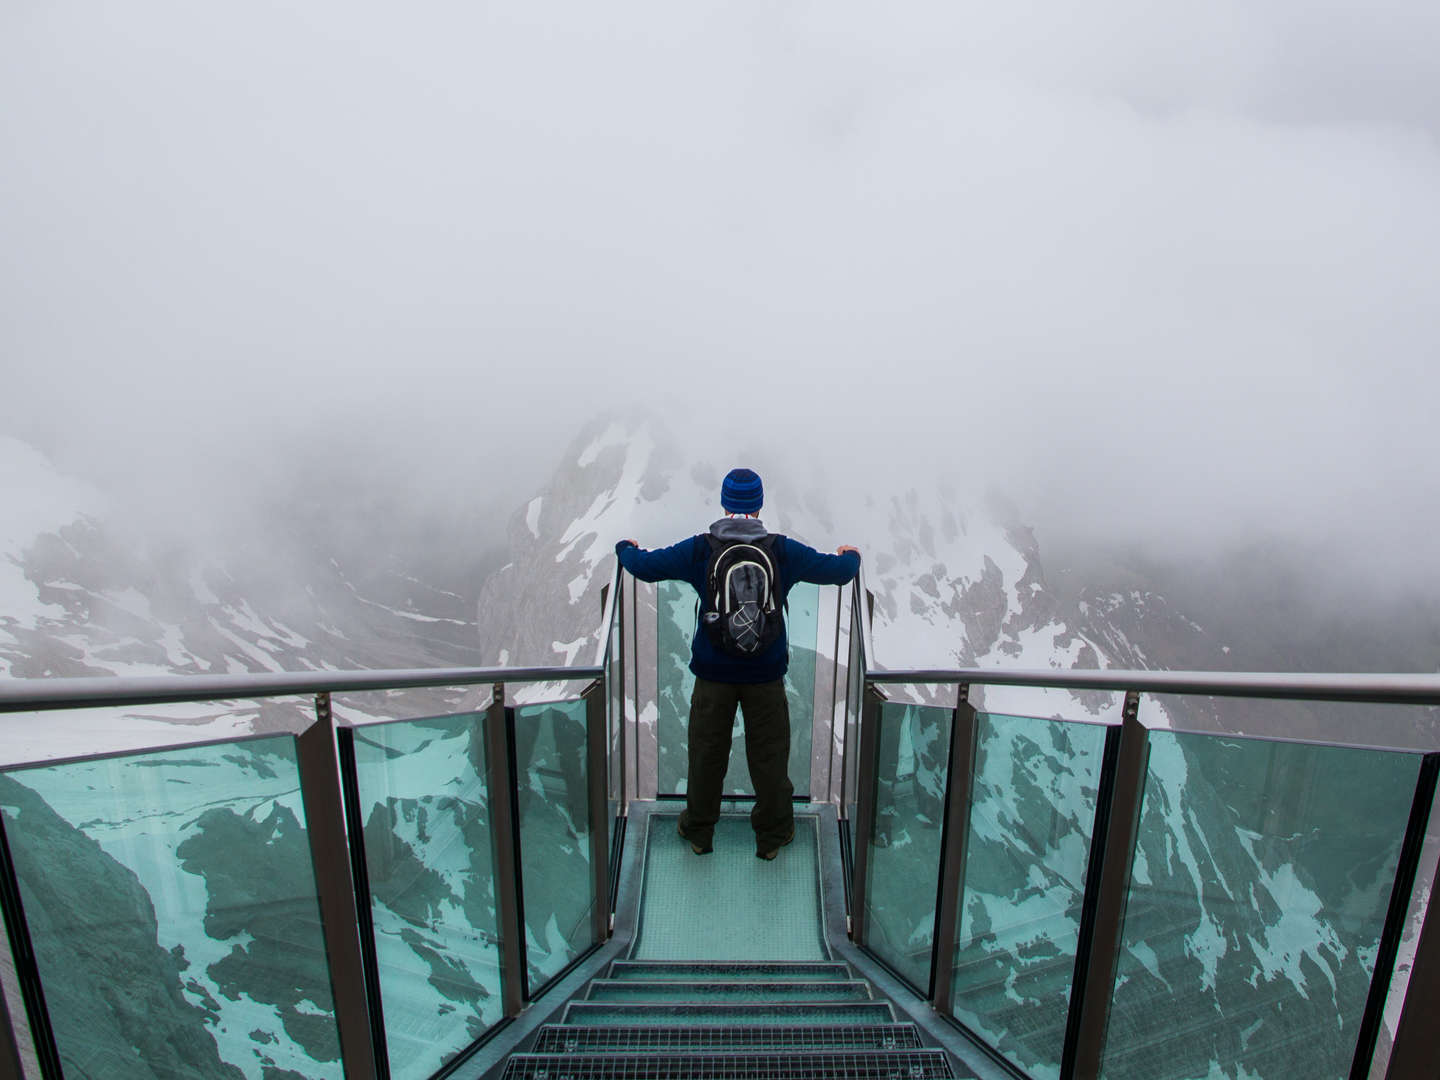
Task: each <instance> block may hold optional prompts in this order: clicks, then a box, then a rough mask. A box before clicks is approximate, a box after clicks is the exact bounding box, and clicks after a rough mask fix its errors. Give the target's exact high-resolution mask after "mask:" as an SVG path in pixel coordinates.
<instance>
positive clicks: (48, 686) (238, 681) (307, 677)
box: [0, 664, 604, 752]
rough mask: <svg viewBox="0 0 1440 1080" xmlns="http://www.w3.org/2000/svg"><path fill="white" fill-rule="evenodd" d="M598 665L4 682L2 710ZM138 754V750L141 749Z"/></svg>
mask: <svg viewBox="0 0 1440 1080" xmlns="http://www.w3.org/2000/svg"><path fill="white" fill-rule="evenodd" d="M603 674H604V671H603V670H602V669H601V668H600V667H598V666H595V665H593V664H592V665H583V666H576V667H529V668H419V669H417V668H400V669H396V670H387V671H278V672H265V673H263V674H250V675H147V676H143V677H136V678H127V679H115V678H84V679H6V680H0V713H7V712H37V711H41V710H46V709H91V708H98V707H102V706H111V705H159V704H162V703H165V702H181V701H228V700H233V699H235V698H246V699H249V698H266V697H308V696H310V695H312V694H323V693H330V694H340V693H352V692H358V691H364V690H411V689H416V688H419V687H424V686H480V685H482V684H485V683H494V682H497V681H502V680H503V681H505V682H510V683H522V682H551V681H555V680H567V681H569V680H588V679H597V678H599V677H600V676H602V675H603ZM136 752H138V751H136Z"/></svg>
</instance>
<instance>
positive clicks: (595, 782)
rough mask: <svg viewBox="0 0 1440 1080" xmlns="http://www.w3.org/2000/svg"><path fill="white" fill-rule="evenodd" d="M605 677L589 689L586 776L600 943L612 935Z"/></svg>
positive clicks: (594, 911) (596, 937)
mask: <svg viewBox="0 0 1440 1080" xmlns="http://www.w3.org/2000/svg"><path fill="white" fill-rule="evenodd" d="M608 738H609V732H608V730H607V729H606V726H605V680H604V679H600V680H598V681H596V682H593V683H591V684H590V685H589V686H588V687H586V689H585V776H586V790H587V793H588V796H589V799H588V801H589V805H590V873H591V885H592V887H593V888H594V890H595V905H594V907H593V908H591V913H592V916H593V918H592V925H591V933H592V937H593V940H594V941H595V943H596V944H597V945H598V944H599V943H600V942H602V941H604V940H605V939H606V938H608V937H609V936H610V803H609V800H608V798H607V792H606V787H607V785H608V781H609V774H608V771H607V770H606V767H605V743H606V741H607V739H608Z"/></svg>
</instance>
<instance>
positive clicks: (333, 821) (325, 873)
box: [295, 693, 389, 1080]
mask: <svg viewBox="0 0 1440 1080" xmlns="http://www.w3.org/2000/svg"><path fill="white" fill-rule="evenodd" d="M295 745H296V756H297V759H298V762H299V768H300V795H301V798H302V800H303V802H304V804H305V832H306V836H307V837H308V838H309V841H310V860H311V862H312V863H313V864H314V868H315V891H316V893H317V894H318V895H319V899H320V922H321V927H322V931H323V933H324V935H325V952H326V954H327V956H328V958H329V961H330V964H329V968H330V993H331V996H332V998H333V999H334V1002H335V1023H336V1025H337V1027H338V1028H339V1035H340V1055H341V1060H342V1061H344V1062H345V1076H346V1080H384V1078H385V1076H388V1074H389V1070H388V1069H386V1070H385V1072H384V1074H383V1075H382V1073H381V1072H380V1069H379V1066H378V1062H379V1060H380V1058H379V1057H377V1049H378V1048H377V1046H376V1044H375V1043H374V1042H373V1041H372V1037H371V1032H372V1029H371V1021H370V1016H369V1001H368V1000H367V988H368V987H369V986H370V985H371V980H370V979H367V977H366V967H367V965H366V962H365V944H364V943H363V942H362V938H361V934H360V925H359V914H358V905H357V898H356V895H355V885H354V879H353V877H352V874H351V870H352V864H351V861H350V857H349V856H350V847H349V845H348V844H347V843H346V839H345V806H344V800H343V797H342V795H341V785H340V768H339V764H338V748H337V746H336V737H335V720H334V716H333V715H332V713H331V711H330V695H329V694H326V693H321V694H317V695H316V696H315V722H314V723H313V724H311V725H310V726H309V727H308V728H307V729H306V730H305V731H303V732H301V733H300V734H299V735H297V736H296V737H295ZM366 899H367V901H368V897H367V898H366ZM366 914H367V915H368V914H369V912H368V910H367V912H366ZM371 941H372V943H373V938H372V939H371ZM376 990H377V994H376V997H377V1000H378V987H376Z"/></svg>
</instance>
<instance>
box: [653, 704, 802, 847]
mask: <svg viewBox="0 0 1440 1080" xmlns="http://www.w3.org/2000/svg"><path fill="white" fill-rule="evenodd" d="M737 705H738V706H739V708H740V712H741V715H742V716H743V717H744V719H745V762H746V764H748V765H749V766H750V782H751V784H752V785H753V786H754V788H755V808H754V809H753V810H751V811H750V825H751V827H752V828H753V829H754V830H755V847H756V850H757V851H773V850H774V849H775V848H777V847H779V846H780V845H781V844H782V843H784V842H785V839H786V838H787V837H788V836H789V835H790V831H791V830H792V829H793V828H794V827H795V807H794V804H793V803H791V801H790V799H791V797H792V796H793V795H794V794H795V787H794V785H793V784H791V783H790V704H789V702H787V701H786V700H785V682H784V680H783V679H776V680H775V681H774V682H767V683H718V682H710V681H709V680H708V679H701V678H697V679H696V680H695V692H694V693H693V694H692V695H691V696H690V777H689V780H688V782H687V784H686V788H685V791H686V796H685V812H684V814H682V815H681V825H682V826H683V827H684V829H685V835H686V836H687V837H688V838H689V839H690V840H693V841H694V842H696V843H698V844H703V845H708V844H709V843H710V840H711V837H712V836H713V835H714V832H715V822H716V821H718V820H719V818H720V799H721V796H722V795H723V794H724V790H723V789H724V784H725V770H726V768H727V767H728V766H729V764H730V733H731V730H732V729H733V728H734V726H735V708H736V706H737Z"/></svg>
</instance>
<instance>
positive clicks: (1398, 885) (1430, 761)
mask: <svg viewBox="0 0 1440 1080" xmlns="http://www.w3.org/2000/svg"><path fill="white" fill-rule="evenodd" d="M1437 775H1440V754H1427V755H1425V757H1424V758H1423V759H1422V761H1421V763H1420V775H1419V776H1418V777H1417V778H1416V781H1415V798H1414V800H1413V801H1412V802H1411V804H1410V821H1409V823H1408V824H1407V826H1406V829H1405V840H1404V842H1403V844H1402V845H1401V847H1400V860H1399V865H1398V866H1397V867H1396V870H1395V882H1394V884H1393V885H1392V886H1391V890H1390V907H1389V910H1388V911H1387V912H1386V915H1385V929H1384V931H1383V932H1382V933H1381V935H1380V948H1379V950H1378V951H1377V952H1376V955H1375V969H1374V971H1373V972H1372V973H1371V976H1370V994H1369V996H1368V997H1367V998H1366V1000H1365V1013H1364V1015H1363V1016H1362V1017H1361V1020H1360V1032H1359V1034H1358V1036H1357V1037H1356V1041H1355V1058H1354V1061H1353V1062H1352V1063H1351V1066H1350V1077H1351V1080H1366V1077H1368V1076H1369V1075H1370V1064H1371V1062H1372V1061H1373V1060H1374V1058H1375V1044H1376V1041H1377V1040H1378V1039H1379V1036H1380V1025H1381V1023H1382V1022H1383V1021H1384V1018H1385V999H1386V998H1387V997H1389V995H1390V980H1391V979H1392V978H1393V976H1394V974H1395V957H1396V955H1397V954H1398V953H1399V951H1400V938H1401V936H1402V935H1403V934H1404V932H1405V916H1406V913H1407V911H1408V909H1409V907H1410V893H1411V891H1412V890H1413V889H1414V888H1415V876H1416V871H1417V870H1418V869H1419V866H1420V854H1421V850H1422V849H1423V848H1424V846H1425V831H1426V828H1427V827H1428V825H1429V823H1430V806H1431V804H1432V803H1433V802H1434V801H1435V782H1436V777H1437ZM1430 902H1431V903H1432V904H1434V903H1435V902H1436V898H1435V897H1434V896H1433V895H1432V896H1431V899H1430ZM1426 914H1427V915H1428V914H1429V911H1428V909H1427V911H1426ZM1417 966H1418V965H1417ZM1430 1037H1431V1039H1432V1041H1433V1040H1434V1035H1433V1033H1431V1034H1430ZM1432 1075H1434V1073H1432Z"/></svg>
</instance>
